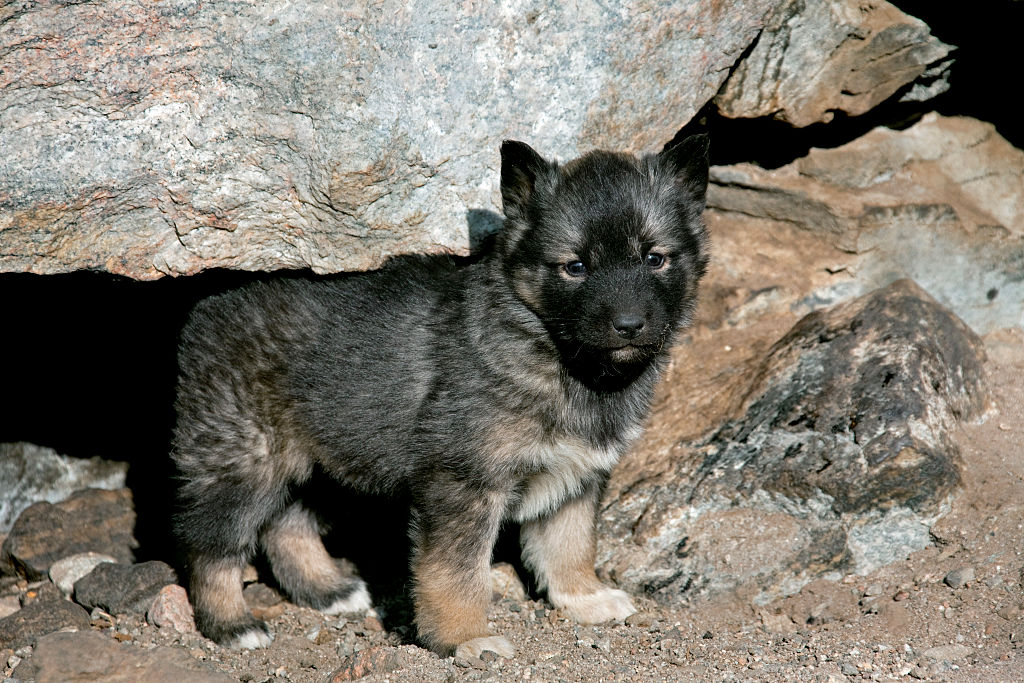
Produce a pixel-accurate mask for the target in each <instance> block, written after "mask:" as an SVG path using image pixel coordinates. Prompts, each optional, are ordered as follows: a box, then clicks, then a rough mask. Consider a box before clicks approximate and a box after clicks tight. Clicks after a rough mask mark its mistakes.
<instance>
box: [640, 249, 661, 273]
mask: <svg viewBox="0 0 1024 683" xmlns="http://www.w3.org/2000/svg"><path fill="white" fill-rule="evenodd" d="M644 264H646V265H647V267H648V268H650V269H651V270H658V269H659V268H661V267H662V266H663V265H665V257H664V256H662V255H661V254H659V253H657V252H655V251H652V252H651V253H649V254H648V255H647V256H645V257H644Z"/></svg>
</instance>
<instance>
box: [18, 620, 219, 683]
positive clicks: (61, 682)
mask: <svg viewBox="0 0 1024 683" xmlns="http://www.w3.org/2000/svg"><path fill="white" fill-rule="evenodd" d="M14 675H15V678H16V679H17V680H25V681H28V680H34V681H36V683H66V681H80V682H82V683H86V682H87V681H108V682H114V681H116V682H119V683H120V682H123V683H134V682H135V681H146V682H147V683H150V682H152V683H181V682H182V681H189V682H190V683H191V682H192V681H195V682H196V683H230V682H231V681H234V680H236V679H235V678H233V677H232V676H229V675H227V674H223V673H218V672H215V671H212V670H211V669H210V668H209V667H208V666H206V665H204V664H203V663H201V662H200V661H199V660H197V659H196V658H194V657H190V656H189V654H188V652H187V651H185V650H181V649H175V648H170V647H161V646H157V647H154V648H153V649H149V650H142V649H139V648H133V647H131V646H129V645H122V644H120V643H116V642H114V640H113V639H111V638H110V637H109V636H106V635H102V634H99V633H91V632H86V633H51V634H50V635H47V636H44V637H43V638H40V639H39V642H38V644H37V645H36V648H35V652H34V653H33V655H32V658H31V659H30V660H28V661H26V662H24V663H22V664H21V665H20V666H19V667H18V668H17V669H15V671H14Z"/></svg>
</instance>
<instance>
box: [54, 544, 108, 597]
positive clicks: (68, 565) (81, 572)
mask: <svg viewBox="0 0 1024 683" xmlns="http://www.w3.org/2000/svg"><path fill="white" fill-rule="evenodd" d="M101 562H113V563H116V562H117V560H116V559H114V558H113V557H111V556H110V555H105V554H103V553H94V552H88V553H78V554H77V555H69V556H68V557H65V558H63V559H60V560H57V561H56V562H54V563H53V564H52V565H50V581H53V583H54V585H55V586H57V588H59V589H60V592H61V593H63V594H64V597H70V596H71V594H72V593H73V592H74V590H75V582H76V581H78V580H79V579H80V578H82V577H83V576H85V575H86V574H88V573H89V572H91V571H92V570H93V569H95V568H96V565H98V564H100V563H101Z"/></svg>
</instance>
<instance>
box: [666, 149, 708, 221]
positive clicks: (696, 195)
mask: <svg viewBox="0 0 1024 683" xmlns="http://www.w3.org/2000/svg"><path fill="white" fill-rule="evenodd" d="M708 146H709V141H708V136H707V135H704V134H700V135H691V136H689V137H687V138H683V139H682V140H680V141H679V142H677V143H675V144H674V145H670V146H668V147H666V148H665V149H664V150H662V152H661V153H660V154H659V155H658V161H659V162H660V163H661V165H662V167H663V168H665V169H666V170H667V171H668V172H669V173H671V174H672V175H674V176H675V179H676V187H678V188H680V189H681V190H683V191H684V192H685V193H686V194H687V195H689V196H691V197H692V198H693V199H698V200H700V202H701V203H702V204H703V202H704V195H705V193H706V192H707V189H708V166H709V165H710V163H711V161H710V156H709V155H708Z"/></svg>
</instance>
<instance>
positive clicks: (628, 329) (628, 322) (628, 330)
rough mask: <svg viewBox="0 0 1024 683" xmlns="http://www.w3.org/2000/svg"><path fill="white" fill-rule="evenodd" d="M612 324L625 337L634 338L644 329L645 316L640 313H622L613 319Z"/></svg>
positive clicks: (617, 332)
mask: <svg viewBox="0 0 1024 683" xmlns="http://www.w3.org/2000/svg"><path fill="white" fill-rule="evenodd" d="M612 326H613V327H614V328H615V332H616V334H618V335H619V336H620V337H622V338H623V339H633V338H634V337H636V336H637V335H638V334H640V331H641V330H642V329H644V318H643V316H642V315H639V314H638V313H620V314H618V315H617V316H615V319H614V320H612Z"/></svg>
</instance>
